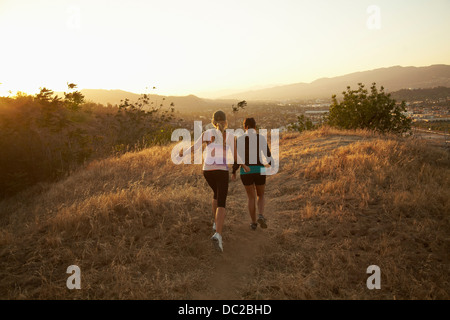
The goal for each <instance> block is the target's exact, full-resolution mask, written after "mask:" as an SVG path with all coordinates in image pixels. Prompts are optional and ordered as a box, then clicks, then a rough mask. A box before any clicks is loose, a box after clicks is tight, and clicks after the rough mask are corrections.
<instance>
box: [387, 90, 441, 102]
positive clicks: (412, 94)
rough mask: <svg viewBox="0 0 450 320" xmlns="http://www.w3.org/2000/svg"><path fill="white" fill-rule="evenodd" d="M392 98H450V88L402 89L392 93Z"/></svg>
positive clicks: (408, 99) (411, 99)
mask: <svg viewBox="0 0 450 320" xmlns="http://www.w3.org/2000/svg"><path fill="white" fill-rule="evenodd" d="M391 96H392V98H394V99H396V100H398V101H400V100H405V101H414V100H415V101H418V100H420V101H426V100H439V99H444V100H446V99H447V98H450V88H447V87H437V88H429V89H402V90H399V91H395V92H392V93H391Z"/></svg>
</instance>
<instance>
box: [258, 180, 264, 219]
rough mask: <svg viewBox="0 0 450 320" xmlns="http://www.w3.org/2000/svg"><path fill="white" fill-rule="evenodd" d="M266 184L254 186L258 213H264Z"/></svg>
mask: <svg viewBox="0 0 450 320" xmlns="http://www.w3.org/2000/svg"><path fill="white" fill-rule="evenodd" d="M265 186H266V185H264V184H263V185H261V186H256V194H257V196H258V200H257V202H258V213H259V214H260V215H264V205H265V197H264V188H265Z"/></svg>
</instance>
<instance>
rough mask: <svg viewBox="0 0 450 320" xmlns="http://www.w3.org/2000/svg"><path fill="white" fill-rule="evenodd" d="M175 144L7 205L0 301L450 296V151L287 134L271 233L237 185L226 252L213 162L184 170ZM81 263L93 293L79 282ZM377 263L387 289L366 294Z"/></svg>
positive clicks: (272, 180) (2, 211) (2, 218)
mask: <svg viewBox="0 0 450 320" xmlns="http://www.w3.org/2000/svg"><path fill="white" fill-rule="evenodd" d="M170 150H171V146H169V147H153V148H150V149H147V150H144V151H142V152H139V153H129V154H126V155H123V156H121V157H117V158H110V159H108V160H104V161H98V162H94V163H92V164H90V165H89V167H88V168H85V169H84V170H80V171H79V172H77V173H75V174H73V175H72V176H71V177H69V178H67V179H66V180H64V181H61V182H59V183H55V184H49V185H41V186H39V187H36V188H33V189H31V190H28V191H25V192H23V193H21V194H18V195H17V196H15V197H14V198H11V199H8V200H5V201H3V202H1V203H0V223H1V225H0V228H1V229H0V279H1V280H0V298H2V299H197V298H200V299H203V298H209V299H210V298H214V297H216V298H226V299H228V298H230V299H449V298H450V291H449V288H450V285H449V279H450V277H449V276H450V268H449V267H450V265H449V257H448V253H449V252H450V250H449V249H450V247H449V244H450V239H449V230H450V228H449V226H450V224H449V213H450V210H449V208H450V203H449V199H450V197H449V190H450V188H449V187H450V179H449V178H450V159H449V154H448V151H445V150H440V149H433V148H431V147H429V146H427V145H425V144H423V143H421V142H420V141H415V140H404V139H400V138H396V137H389V136H388V137H380V136H376V135H373V134H371V133H369V132H366V131H360V132H355V131H348V132H344V131H338V130H334V129H330V128H324V129H321V130H318V131H314V132H308V133H304V134H292V133H291V134H285V135H284V136H282V138H281V141H280V152H281V154H280V165H281V167H280V171H279V173H278V174H277V175H275V176H272V177H269V178H268V185H267V199H268V200H267V209H266V216H267V218H268V219H269V229H267V230H259V229H258V230H257V231H256V232H253V233H252V231H250V230H249V229H248V227H247V224H248V222H249V221H248V214H247V213H246V197H245V194H244V190H243V187H242V185H241V184H240V182H239V183H235V184H232V185H231V186H230V192H229V200H228V210H227V212H228V215H227V220H226V229H225V230H224V237H225V238H224V241H225V242H224V249H225V252H224V254H223V255H221V256H220V257H218V254H217V253H216V252H214V251H213V250H212V248H211V247H210V243H209V237H210V236H211V234H212V232H211V223H212V217H211V213H210V198H211V192H210V190H209V188H208V186H207V185H206V182H205V181H204V178H203V177H202V175H201V167H200V166H198V165H197V166H193V165H192V166H175V165H174V164H172V162H171V159H170ZM72 264H75V265H78V266H79V267H80V269H81V277H82V283H81V286H82V289H81V290H69V289H67V288H66V280H67V277H68V276H69V275H68V274H66V273H65V272H66V268H67V267H68V266H69V265H72ZM373 264H375V265H378V266H380V268H381V286H382V289H381V290H368V289H367V287H366V279H367V277H368V276H369V275H367V274H366V269H367V267H368V266H369V265H373ZM213 284H214V285H215V286H216V288H214V285H213ZM217 292H224V294H223V296H217V295H216V294H217ZM225 293H226V294H225Z"/></svg>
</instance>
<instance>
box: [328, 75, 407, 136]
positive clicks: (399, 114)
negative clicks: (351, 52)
mask: <svg viewBox="0 0 450 320" xmlns="http://www.w3.org/2000/svg"><path fill="white" fill-rule="evenodd" d="M358 86H359V88H358V90H351V88H350V87H347V91H344V92H343V93H342V94H343V95H344V99H343V100H342V102H338V101H337V99H336V95H333V96H332V104H331V106H330V112H329V115H328V124H329V125H331V126H334V127H338V128H341V129H369V130H374V131H378V132H381V133H386V132H393V133H403V132H406V131H409V130H411V119H409V118H408V117H406V116H405V115H404V112H405V111H406V103H405V101H402V102H401V103H397V102H396V101H395V100H394V99H391V95H390V94H386V93H385V92H384V88H383V87H381V88H380V91H378V89H377V87H376V83H373V84H372V87H371V88H370V94H369V92H368V91H367V89H365V86H364V85H363V84H362V83H358Z"/></svg>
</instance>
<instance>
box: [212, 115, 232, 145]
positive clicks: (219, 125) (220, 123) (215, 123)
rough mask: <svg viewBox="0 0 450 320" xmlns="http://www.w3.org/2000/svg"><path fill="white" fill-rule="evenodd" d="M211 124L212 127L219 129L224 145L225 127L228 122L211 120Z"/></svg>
mask: <svg viewBox="0 0 450 320" xmlns="http://www.w3.org/2000/svg"><path fill="white" fill-rule="evenodd" d="M212 124H213V126H214V128H216V129H217V130H219V131H220V132H221V133H222V138H223V139H222V140H223V145H224V146H225V145H226V132H225V130H226V128H227V127H228V122H227V121H226V120H225V121H214V120H213V121H212Z"/></svg>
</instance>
